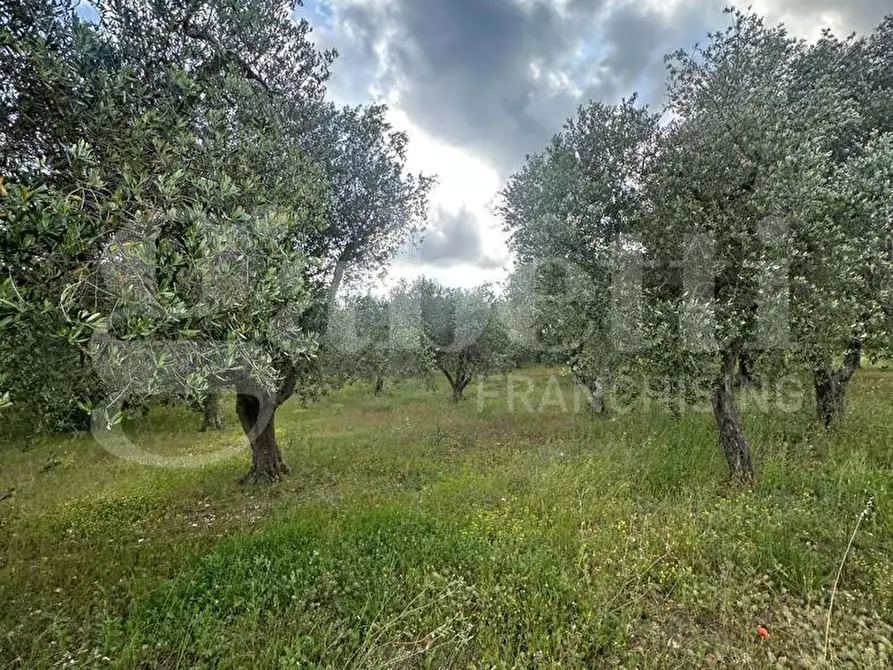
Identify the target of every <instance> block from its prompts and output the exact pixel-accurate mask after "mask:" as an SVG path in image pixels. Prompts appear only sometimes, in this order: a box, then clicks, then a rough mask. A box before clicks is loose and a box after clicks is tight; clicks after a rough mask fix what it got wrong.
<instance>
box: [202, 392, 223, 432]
mask: <svg viewBox="0 0 893 670" xmlns="http://www.w3.org/2000/svg"><path fill="white" fill-rule="evenodd" d="M202 417H203V418H202V427H201V432H203V433H204V432H205V431H206V430H208V428H212V429H213V430H221V429H222V428H223V421H222V420H221V419H220V395H219V394H218V393H216V392H215V393H209V394H207V395H206V396H205V397H204V399H203V400H202Z"/></svg>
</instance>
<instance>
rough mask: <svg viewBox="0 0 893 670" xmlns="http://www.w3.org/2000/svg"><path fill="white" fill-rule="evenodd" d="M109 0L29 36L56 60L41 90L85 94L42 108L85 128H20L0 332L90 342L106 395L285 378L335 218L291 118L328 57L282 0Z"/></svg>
mask: <svg viewBox="0 0 893 670" xmlns="http://www.w3.org/2000/svg"><path fill="white" fill-rule="evenodd" d="M97 8H98V9H99V11H100V13H101V15H102V18H103V21H102V22H101V23H100V24H99V25H98V26H88V25H84V24H82V23H79V22H78V21H77V19H76V18H75V17H74V15H73V14H72V13H71V12H70V11H69V10H67V9H66V8H61V9H60V8H56V9H57V11H56V12H55V13H54V14H52V17H53V18H52V19H47V21H50V23H51V25H52V28H53V30H54V31H56V32H57V33H59V34H60V35H62V36H63V37H64V38H65V39H59V40H56V41H54V42H51V43H47V42H43V41H40V40H39V39H34V38H33V36H28V35H25V36H24V37H21V38H17V39H20V41H19V42H16V47H17V48H20V49H30V50H32V51H33V52H35V54H37V56H35V57H36V58H37V57H38V56H39V61H38V62H41V63H43V62H46V63H48V64H49V65H48V66H47V67H46V68H45V69H43V70H40V71H37V72H33V73H32V75H33V76H34V77H37V78H38V82H41V81H42V82H43V83H45V84H47V86H46V87H45V89H48V90H49V91H52V90H53V84H54V82H56V81H59V80H71V81H72V82H75V83H76V84H77V85H76V86H74V87H72V95H74V96H75V97H76V98H77V104H74V103H68V102H67V103H66V105H67V106H66V107H62V108H61V109H62V111H61V112H59V114H60V118H56V117H55V116H54V115H53V114H49V115H48V116H47V119H46V123H47V126H48V129H47V132H49V131H51V130H52V128H53V124H59V123H61V124H62V127H63V128H65V127H67V125H70V126H73V127H75V129H76V132H73V135H75V136H77V137H78V139H77V141H74V142H71V143H68V144H64V145H63V146H57V145H56V144H53V143H52V142H45V141H44V140H45V139H46V137H45V133H44V128H43V127H41V126H40V123H39V122H37V123H36V124H35V125H33V127H30V128H29V130H30V132H31V133H32V134H33V138H34V139H33V141H32V142H30V143H29V142H28V138H27V134H26V133H24V132H20V131H22V128H21V127H17V128H16V133H15V134H14V137H16V138H18V141H19V144H18V145H17V153H16V154H15V156H16V158H15V160H14V161H13V163H11V165H10V172H9V173H8V175H7V181H6V183H5V185H4V186H3V188H2V193H0V195H2V197H3V210H4V212H5V216H4V221H3V227H2V237H3V240H2V243H3V249H4V255H3V263H4V270H5V271H6V272H5V274H6V275H7V279H6V281H5V283H4V285H3V294H2V298H3V305H4V315H3V316H4V321H3V325H4V332H6V333H8V332H10V331H9V329H10V328H12V327H27V328H29V329H30V330H33V331H36V332H40V333H43V334H45V335H47V336H53V337H61V338H64V339H65V340H67V341H68V342H69V343H70V344H72V345H76V346H78V347H80V348H82V350H84V351H85V352H86V353H89V354H91V355H93V356H95V357H97V358H96V361H97V366H98V370H99V371H100V372H101V373H102V371H105V372H108V375H109V378H108V379H107V380H106V381H114V382H115V383H114V385H113V386H114V389H113V393H112V394H111V395H110V396H109V397H108V398H105V399H104V400H103V401H102V402H103V403H104V404H108V405H115V404H116V403H117V402H118V401H119V400H120V399H121V398H123V397H126V396H127V395H131V394H152V393H156V392H159V391H165V392H175V393H180V394H185V395H200V394H202V393H203V392H204V391H206V390H207V389H208V388H209V387H211V386H214V385H217V384H232V383H250V384H251V385H252V386H254V387H259V388H266V389H268V390H269V389H275V388H278V387H279V386H280V385H281V384H282V383H283V381H285V380H286V379H287V378H288V377H290V376H293V372H294V370H295V366H296V365H300V364H301V361H304V360H306V359H307V358H308V357H310V356H312V355H313V352H314V347H315V345H314V340H313V337H312V334H311V332H310V330H309V329H308V328H307V327H306V323H305V315H306V313H307V311H308V308H309V307H310V306H312V305H313V304H315V303H316V302H318V300H319V297H318V296H317V295H316V294H315V293H314V292H312V291H311V287H310V286H309V284H308V282H307V280H306V278H307V277H308V276H309V275H310V274H312V271H313V269H314V267H315V264H316V263H317V261H316V260H314V259H313V258H311V257H309V256H308V255H307V253H306V252H305V248H306V246H307V240H308V236H309V235H312V234H313V233H314V232H316V231H318V230H320V229H321V228H323V227H324V226H325V224H326V218H325V214H326V203H325V185H324V179H323V172H322V171H321V170H320V169H319V168H318V167H317V166H316V165H315V164H314V163H313V162H311V161H310V160H309V159H308V158H307V156H306V153H305V152H303V151H302V150H301V148H300V146H299V145H298V144H297V143H296V142H295V141H294V130H295V124H296V122H297V121H296V120H297V119H298V118H299V117H302V115H303V112H302V110H303V109H304V108H305V107H307V106H308V105H312V104H315V103H316V102H317V101H318V100H320V99H321V95H322V88H321V84H322V81H323V80H324V79H325V75H326V65H327V62H328V58H327V57H326V56H324V55H321V54H318V53H317V52H316V50H315V49H314V48H313V47H312V44H311V43H310V42H309V40H308V38H307V32H308V26H307V25H306V23H294V22H292V21H291V20H290V19H289V18H288V15H287V13H286V12H284V11H283V10H284V5H283V3H281V2H263V1H259V2H250V3H227V2H217V3H210V2H189V3H186V2H179V3H178V2H172V1H171V2H161V3H152V4H146V3H136V2H128V1H117V0H114V1H109V2H99V3H97ZM249 33H250V34H249ZM274 55H275V56H276V57H275V58H273V56H274ZM41 78H42V79H41ZM26 83H29V82H26ZM45 89H44V88H42V87H40V86H34V87H30V86H29V87H27V88H25V89H22V90H21V91H19V94H20V95H19V97H18V98H16V100H17V101H18V103H19V104H20V105H24V104H25V103H27V104H29V105H34V104H36V102H37V99H36V96H37V95H38V93H40V92H41V91H44V90H45ZM35 91H37V92H35ZM50 95H51V94H50ZM78 96H80V97H79V98H78ZM49 108H50V109H53V110H54V112H55V111H58V110H57V108H56V107H53V106H52V105H50V107H49ZM23 109H24V108H23ZM18 118H19V117H13V120H14V121H18ZM33 122H34V120H33V118H32V123H33ZM66 124H67V125H66ZM19 125H20V124H19ZM53 136H54V135H52V133H51V134H50V135H49V137H53ZM72 374H75V372H74V371H72ZM112 377H113V378H114V379H112ZM172 387H173V388H172Z"/></svg>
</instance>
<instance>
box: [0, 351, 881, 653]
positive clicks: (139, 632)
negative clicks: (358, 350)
mask: <svg viewBox="0 0 893 670" xmlns="http://www.w3.org/2000/svg"><path fill="white" fill-rule="evenodd" d="M560 372H561V371H560V370H557V369H546V368H535V369H525V370H522V371H521V372H520V374H524V375H528V376H529V377H531V378H532V379H534V380H535V383H536V386H535V389H534V391H533V393H532V394H531V396H529V399H530V401H531V406H532V408H533V409H534V410H538V411H532V412H531V411H527V409H526V408H525V407H524V403H523V402H513V405H514V406H513V407H510V406H509V402H508V392H507V390H506V387H507V385H506V381H505V379H504V378H503V379H498V378H491V379H490V380H488V381H487V383H486V390H487V396H488V397H487V398H486V400H485V402H484V403H483V406H481V405H480V404H479V401H478V389H477V388H476V387H475V385H474V384H472V386H471V387H470V388H469V389H468V391H469V393H468V398H467V400H466V401H465V402H463V403H462V404H460V405H458V406H456V405H453V404H452V403H451V402H450V401H449V399H448V392H447V389H446V384H445V382H444V381H443V380H440V382H439V388H438V390H437V392H435V393H432V392H431V391H428V390H425V388H424V385H423V384H422V383H421V382H413V381H407V382H403V383H401V384H399V385H396V386H394V387H392V388H391V389H390V390H389V391H388V393H387V394H386V395H384V396H381V397H373V396H372V395H371V393H370V392H369V390H368V388H367V387H363V386H351V387H347V388H344V389H341V390H339V391H337V392H335V393H333V394H331V395H329V396H328V397H327V398H325V399H323V400H322V401H320V402H319V403H317V404H314V405H312V406H310V407H306V408H304V407H301V406H300V404H299V403H297V402H296V401H291V402H289V403H288V404H286V405H285V406H283V408H282V410H281V411H280V416H279V420H278V425H277V429H278V433H279V438H280V442H281V444H282V446H283V449H284V452H285V456H286V459H287V461H288V463H289V464H290V465H291V467H292V475H291V476H290V477H289V478H288V479H287V480H286V481H284V482H282V483H281V484H279V485H275V486H270V487H249V488H244V487H240V486H239V485H238V484H237V479H238V477H239V475H240V474H242V473H243V472H244V471H246V470H247V467H248V461H249V453H248V448H247V444H246V443H245V440H244V437H243V436H242V435H241V432H240V430H239V429H238V427H237V422H236V421H235V418H234V416H233V415H232V413H231V408H230V407H229V405H231V402H229V401H227V403H226V405H227V410H228V414H227V417H226V418H227V420H228V423H227V429H226V430H224V431H222V432H220V433H206V434H200V433H198V432H197V428H198V425H199V423H200V421H199V417H197V416H196V415H195V414H194V413H191V412H190V411H189V410H188V409H186V408H174V409H170V408H157V409H153V411H152V412H151V413H150V414H149V415H148V416H146V417H145V418H143V419H141V420H140V421H139V422H137V423H134V424H130V425H128V426H127V429H128V431H129V433H130V434H131V435H132V436H133V439H134V441H138V442H139V443H140V444H141V445H144V446H145V448H146V449H147V450H150V451H154V452H157V453H164V454H168V455H188V454H192V455H194V456H196V457H197V458H198V457H200V456H201V455H202V454H210V453H213V452H215V451H217V450H219V449H221V448H223V447H228V446H237V445H242V444H245V446H244V448H243V449H241V450H239V451H238V452H237V455H235V456H232V457H229V458H227V459H225V460H223V461H220V462H216V463H213V462H212V463H211V464H209V465H206V466H204V467H201V468H192V469H180V470H173V469H163V468H154V467H148V466H143V465H138V464H134V463H128V462H127V461H124V460H121V459H118V458H115V457H113V456H112V455H110V454H108V453H106V452H105V451H103V450H102V449H101V448H100V447H99V446H98V445H97V444H96V442H95V441H94V440H93V439H92V437H91V436H89V435H87V436H80V437H71V438H57V439H48V440H44V441H42V442H39V443H38V444H36V445H35V446H33V447H32V448H30V449H28V450H23V449H22V448H21V445H18V444H4V445H0V492H2V491H6V490H9V489H13V490H14V493H13V495H12V496H11V497H9V498H7V499H6V500H3V501H0V667H4V668H5V667H12V668H15V667H26V668H32V667H124V668H131V667H145V668H155V667H158V668H192V667H220V668H248V667H265V668H267V667H268V668H334V669H342V668H357V669H360V668H362V669H365V668H450V667H452V668H610V667H626V668H702V667H710V668H763V667H766V668H776V667H797V668H823V667H828V668H831V667H855V668H879V669H880V668H888V667H890V666H891V664H893V646H891V645H893V643H891V640H893V510H891V504H893V372H888V371H880V370H864V371H862V372H861V373H860V374H859V375H857V378H856V379H855V380H854V382H853V388H852V389H851V396H850V401H849V406H848V414H847V417H846V420H845V422H844V424H843V425H842V426H841V427H839V428H837V429H835V430H833V431H831V432H830V433H827V434H826V433H825V432H824V431H821V430H818V429H817V428H816V427H815V426H814V425H813V424H812V423H811V412H812V406H811V405H810V402H811V400H810V398H809V397H808V395H806V396H805V397H804V404H803V407H802V409H801V410H800V411H797V412H782V411H780V410H779V409H777V408H774V409H773V407H775V404H774V403H770V409H769V411H768V412H766V411H764V410H765V408H763V407H761V406H760V402H759V399H745V400H748V402H746V406H747V409H746V411H745V420H746V424H747V429H748V431H749V437H750V439H751V442H752V447H753V450H754V457H755V459H756V464H757V467H758V482H757V484H756V485H755V486H754V487H753V488H752V489H747V490H735V489H731V488H729V487H728V485H727V484H726V481H725V476H726V475H725V473H726V466H725V462H724V459H723V457H722V454H721V452H720V449H719V447H718V444H717V440H716V436H715V428H714V426H713V423H712V417H711V416H710V415H709V414H708V413H705V412H703V411H691V412H688V413H686V414H684V415H683V416H682V417H681V418H678V419H674V418H672V417H671V416H670V415H668V414H666V413H664V412H663V411H662V410H661V409H660V408H659V407H656V406H655V407H651V408H639V409H638V410H636V411H632V412H615V413H614V414H612V415H610V416H609V417H607V418H604V417H592V416H590V415H587V414H586V413H585V412H583V411H581V412H579V413H574V412H572V411H571V410H572V409H573V401H572V398H573V396H572V392H571V384H570V380H569V378H567V377H561V378H560V384H561V386H560V387H556V386H555V385H554V383H553V384H550V383H549V379H550V376H551V375H553V374H560ZM559 391H560V392H561V393H563V395H561V396H558V395H557V393H558V392H559ZM805 391H806V392H808V387H805ZM544 398H545V402H542V401H543V399H544ZM558 398H562V399H563V400H564V401H565V403H566V404H567V408H566V409H567V411H564V410H563V409H562V408H561V406H560V403H559V402H558ZM515 400H517V398H515ZM751 400H752V401H751ZM550 401H551V402H550ZM510 409H511V410H513V411H510ZM869 500H871V501H873V503H872V504H871V506H870V509H869V510H868V512H866V513H865V514H864V515H863V511H865V509H866V505H867V504H868V503H869ZM860 516H861V517H862V520H861V524H860V526H859V529H858V531H857V532H856V534H855V537H854V539H853V543H852V547H851V549H850V551H849V554H848V557H847V560H846V562H845V565H844V568H843V571H842V573H841V575H840V579H839V583H838V586H837V590H836V593H835V599H834V606H833V611H832V616H831V620H830V630H829V632H830V638H829V639H830V644H829V647H828V649H827V654H826V650H825V636H826V618H827V615H828V608H829V598H830V596H831V593H832V586H833V585H834V582H835V578H836V576H837V572H838V568H839V566H840V564H841V560H842V559H843V557H844V552H845V549H846V548H847V544H848V541H849V540H850V537H851V535H852V533H853V529H854V527H855V526H856V523H857V521H858V520H859V519H860ZM758 626H764V627H765V628H766V629H767V630H768V631H769V637H768V638H765V639H763V638H761V637H760V636H759V635H758V633H757V628H758Z"/></svg>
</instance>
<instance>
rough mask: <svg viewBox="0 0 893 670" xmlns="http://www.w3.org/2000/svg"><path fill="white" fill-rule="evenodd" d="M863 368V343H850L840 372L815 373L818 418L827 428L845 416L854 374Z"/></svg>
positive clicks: (822, 371)
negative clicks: (849, 386) (847, 396)
mask: <svg viewBox="0 0 893 670" xmlns="http://www.w3.org/2000/svg"><path fill="white" fill-rule="evenodd" d="M861 366H862V343H861V342H860V341H859V340H852V341H851V342H850V346H849V350H848V351H847V353H846V356H844V359H843V366H842V367H841V368H840V369H839V370H829V369H818V370H815V371H814V373H813V383H814V385H815V402H816V417H817V418H818V419H819V421H821V422H822V423H823V424H824V425H825V428H830V427H831V426H832V425H834V423H836V422H837V421H838V420H839V419H840V417H841V416H842V415H843V410H844V407H845V403H846V390H847V386H848V385H849V383H850V379H852V377H853V374H854V373H855V372H856V370H858V369H859V368H860V367H861Z"/></svg>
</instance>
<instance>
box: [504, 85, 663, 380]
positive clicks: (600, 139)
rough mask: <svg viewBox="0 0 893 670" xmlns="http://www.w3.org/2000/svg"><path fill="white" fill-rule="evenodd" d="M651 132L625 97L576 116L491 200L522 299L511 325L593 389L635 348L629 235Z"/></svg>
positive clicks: (652, 119)
mask: <svg viewBox="0 0 893 670" xmlns="http://www.w3.org/2000/svg"><path fill="white" fill-rule="evenodd" d="M657 124H658V118H657V116H656V115H655V114H652V113H651V112H649V111H648V110H647V109H646V108H643V107H639V106H637V105H636V100H635V98H632V99H630V100H625V101H623V102H621V103H620V104H619V105H605V104H602V103H591V104H590V105H589V106H588V107H581V108H580V110H579V112H578V115H577V116H576V117H575V118H573V119H571V120H569V121H568V122H567V123H566V125H565V128H564V131H563V132H562V133H560V134H558V135H556V136H555V137H554V138H553V139H552V141H551V142H550V144H549V146H548V147H547V148H546V150H545V151H544V152H542V153H541V154H537V155H534V156H532V157H529V158H528V161H527V163H526V164H525V166H524V167H523V168H522V170H521V171H520V172H519V173H517V174H516V175H513V176H512V178H511V179H510V180H509V182H508V184H507V186H506V188H505V189H504V190H503V192H502V194H501V195H502V199H501V203H500V207H499V210H500V213H501V215H502V217H503V221H504V223H505V227H506V230H507V231H508V232H509V233H510V235H511V238H510V239H511V244H512V246H513V248H514V249H515V251H516V252H517V253H518V256H519V259H520V260H521V261H522V264H523V265H522V266H521V267H519V268H518V269H517V271H516V275H517V277H516V279H515V281H516V282H520V283H521V284H523V288H521V289H519V291H520V292H521V293H525V294H527V297H526V298H525V299H524V301H523V303H524V309H525V311H526V313H527V314H526V317H524V318H521V316H520V314H518V315H516V316H517V318H514V319H513V320H512V322H513V323H516V324H520V323H526V324H527V325H526V326H525V328H526V329H527V330H528V332H535V337H532V336H528V339H531V340H535V342H536V343H537V344H538V345H539V346H540V347H543V348H546V349H549V350H551V351H553V352H556V353H558V352H560V354H561V355H562V357H563V358H564V359H565V360H567V361H569V362H570V363H571V364H572V366H573V368H574V369H575V370H576V371H577V373H578V375H579V376H580V377H581V379H583V378H585V379H589V380H591V381H592V382H593V383H594V382H595V380H600V382H601V383H602V384H603V385H604V384H607V383H609V382H610V380H611V378H612V377H613V376H614V375H616V374H617V373H618V372H619V371H620V370H621V369H624V368H626V367H628V366H629V364H630V363H631V354H632V353H633V352H634V351H635V349H636V348H637V338H638V336H639V332H638V326H639V321H638V308H639V307H640V305H638V303H637V299H636V296H637V294H638V291H637V288H638V286H637V282H639V281H640V280H641V277H640V273H639V272H638V270H637V268H636V263H635V257H636V256H637V255H638V254H639V253H640V251H641V249H640V248H639V245H638V244H637V243H636V241H635V239H634V238H632V237H631V236H630V234H629V233H630V231H631V228H632V226H633V222H634V221H635V219H636V218H637V217H639V216H641V214H642V208H643V206H644V204H645V201H644V199H643V198H642V187H643V177H644V175H645V173H646V170H647V169H648V166H649V165H650V163H651V161H652V160H653V158H654V145H655V140H656V134H657ZM519 291H515V292H516V293H518V292H519ZM514 304H515V305H516V306H520V305H521V302H520V301H517V300H516V301H515V303H514ZM515 311H518V310H515ZM534 324H536V325H534ZM531 326H532V327H531Z"/></svg>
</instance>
